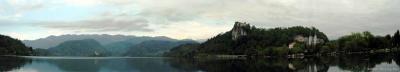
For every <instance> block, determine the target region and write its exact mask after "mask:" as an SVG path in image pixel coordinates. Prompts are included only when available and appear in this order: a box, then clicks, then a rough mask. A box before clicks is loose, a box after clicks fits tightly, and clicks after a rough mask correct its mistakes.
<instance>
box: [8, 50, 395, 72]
mask: <svg viewBox="0 0 400 72" xmlns="http://www.w3.org/2000/svg"><path fill="white" fill-rule="evenodd" d="M0 61H1V62H0V72H3V71H18V72H25V71H37V72H198V71H206V72H338V71H353V72H369V71H378V72H382V71H392V72H393V71H399V70H400V69H399V66H398V65H399V64H400V56H399V54H373V55H343V56H321V57H306V58H302V59H299V58H295V59H292V58H249V59H179V58H105V59H97V58H93V59H92V58H87V59H63V58H61V59H51V58H21V57H7V56H5V57H0Z"/></svg>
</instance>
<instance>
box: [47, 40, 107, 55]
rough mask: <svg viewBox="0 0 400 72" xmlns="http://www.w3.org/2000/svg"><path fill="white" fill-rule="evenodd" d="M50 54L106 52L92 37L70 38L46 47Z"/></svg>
mask: <svg viewBox="0 0 400 72" xmlns="http://www.w3.org/2000/svg"><path fill="white" fill-rule="evenodd" d="M48 52H50V55H52V56H106V55H107V54H108V52H107V51H106V50H105V48H104V47H103V46H102V45H101V44H100V43H99V42H97V41H96V40H94V39H83V40H71V41H66V42H63V43H61V44H59V45H57V46H56V47H52V48H49V49H48Z"/></svg>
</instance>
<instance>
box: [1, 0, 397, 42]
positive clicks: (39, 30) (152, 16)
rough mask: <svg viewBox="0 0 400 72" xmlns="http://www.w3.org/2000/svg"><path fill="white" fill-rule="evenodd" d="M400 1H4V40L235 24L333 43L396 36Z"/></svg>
mask: <svg viewBox="0 0 400 72" xmlns="http://www.w3.org/2000/svg"><path fill="white" fill-rule="evenodd" d="M399 19H400V0H0V34H2V35H8V36H11V37H14V38H17V39H21V40H34V39H39V38H44V37H47V36H50V35H56V36H57V35H63V34H111V35H136V36H167V37H171V38H175V39H195V40H202V39H208V38H210V37H213V36H215V35H217V34H220V33H224V32H226V31H229V30H230V29H231V28H232V27H233V24H234V22H235V21H240V22H247V23H250V24H251V25H254V26H256V27H259V28H275V27H291V26H306V27H316V28H318V29H319V30H320V31H322V32H324V33H325V34H326V35H327V36H328V37H329V38H330V39H337V38H339V37H340V36H343V35H348V34H351V33H352V32H362V31H370V32H371V33H373V34H375V35H386V34H393V33H394V32H395V31H396V30H398V29H400V20H399Z"/></svg>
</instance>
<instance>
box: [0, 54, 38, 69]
mask: <svg viewBox="0 0 400 72" xmlns="http://www.w3.org/2000/svg"><path fill="white" fill-rule="evenodd" d="M31 62H32V60H31V59H26V58H20V57H10V56H0V72H4V71H11V70H14V69H18V68H20V67H22V66H24V65H25V64H27V63H31Z"/></svg>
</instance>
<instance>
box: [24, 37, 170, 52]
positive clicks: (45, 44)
mask: <svg viewBox="0 0 400 72" xmlns="http://www.w3.org/2000/svg"><path fill="white" fill-rule="evenodd" d="M82 39H94V40H96V41H98V42H99V43H100V44H101V45H107V44H110V43H118V42H123V43H124V42H129V43H132V44H137V43H140V42H142V41H146V40H175V39H172V38H168V37H165V36H158V37H147V36H140V37H139V36H132V35H108V34H101V35H99V34H92V35H90V34H86V35H74V34H67V35H60V36H49V37H46V38H40V39H37V40H23V41H22V42H23V43H24V44H25V45H27V46H31V47H32V48H43V49H48V48H50V47H55V46H57V45H58V44H60V43H62V42H65V41H69V40H82Z"/></svg>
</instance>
